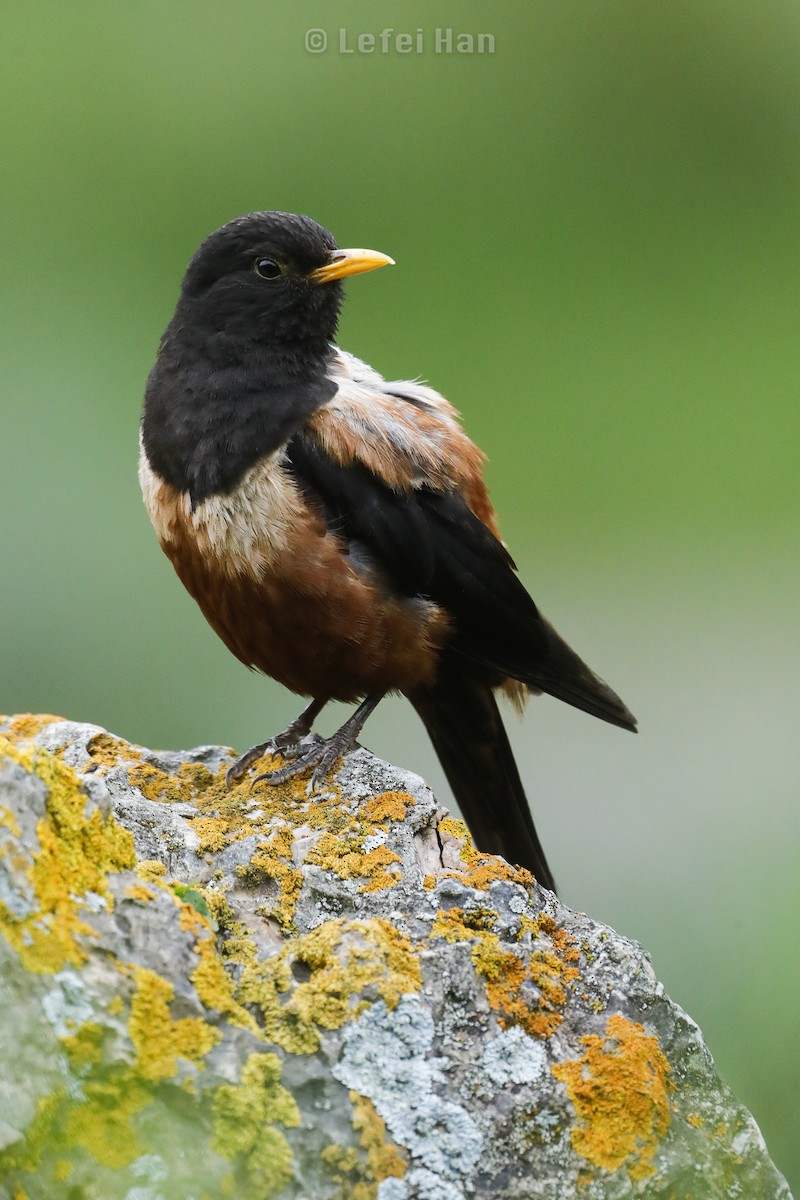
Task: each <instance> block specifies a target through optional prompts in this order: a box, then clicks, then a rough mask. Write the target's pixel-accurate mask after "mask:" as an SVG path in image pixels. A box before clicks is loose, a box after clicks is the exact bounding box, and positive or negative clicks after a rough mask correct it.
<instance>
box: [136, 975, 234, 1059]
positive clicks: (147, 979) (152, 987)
mask: <svg viewBox="0 0 800 1200" xmlns="http://www.w3.org/2000/svg"><path fill="white" fill-rule="evenodd" d="M132 972H133V977H134V980H135V982H136V991H135V992H134V995H133V998H132V1000H131V1012H130V1017H129V1019H128V1032H129V1034H130V1037H131V1041H132V1042H133V1044H134V1046H135V1048H136V1054H137V1059H136V1069H137V1071H138V1072H139V1074H140V1075H141V1076H142V1078H143V1079H147V1080H155V1079H171V1078H172V1077H173V1076H175V1074H176V1073H177V1070H178V1063H177V1060H178V1059H179V1058H183V1059H186V1060H187V1061H188V1062H191V1063H199V1062H200V1061H201V1060H202V1059H203V1058H204V1056H205V1055H206V1054H208V1052H209V1050H211V1049H212V1048H213V1047H214V1046H215V1045H216V1044H217V1042H218V1041H219V1040H220V1036H221V1035H220V1033H219V1031H218V1030H216V1029H214V1028H213V1027H212V1026H211V1025H209V1024H208V1023H207V1022H206V1021H204V1020H202V1018H200V1017H182V1018H180V1019H179V1020H175V1019H174V1018H173V1016H172V1014H171V1013H170V1011H169V1005H170V1002H171V1000H172V997H173V987H172V984H171V983H170V982H169V981H168V980H166V979H164V978H163V977H162V976H161V975H157V974H156V972H155V971H149V970H147V968H145V967H139V966H135V967H133V968H132Z"/></svg>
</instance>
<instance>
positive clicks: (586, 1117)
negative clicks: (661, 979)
mask: <svg viewBox="0 0 800 1200" xmlns="http://www.w3.org/2000/svg"><path fill="white" fill-rule="evenodd" d="M581 1044H582V1045H583V1046H585V1047H586V1050H585V1052H584V1054H583V1055H582V1056H581V1057H580V1058H578V1059H574V1060H570V1061H568V1062H563V1063H557V1064H556V1065H555V1066H554V1067H553V1068H552V1071H553V1075H554V1076H555V1078H556V1079H558V1080H559V1081H560V1082H561V1083H563V1084H564V1086H565V1087H566V1089H567V1095H568V1096H569V1098H570V1100H571V1101H572V1104H573V1105H574V1107H575V1113H576V1116H577V1118H578V1124H577V1125H576V1126H575V1128H574V1129H573V1130H572V1131H571V1137H572V1145H573V1146H574V1148H575V1150H576V1151H577V1153H578V1154H580V1155H581V1157H582V1158H585V1159H587V1160H588V1161H589V1162H590V1163H592V1165H593V1166H595V1167H600V1168H602V1169H603V1170H606V1171H617V1170H619V1168H620V1167H622V1166H623V1165H624V1166H626V1167H627V1169H628V1172H629V1174H630V1176H631V1178H632V1179H633V1180H641V1179H646V1178H647V1177H648V1176H650V1175H652V1174H654V1170H655V1169H654V1167H653V1165H652V1159H653V1156H654V1155H655V1152H656V1150H657V1149H658V1144H659V1142H660V1140H661V1139H662V1138H663V1136H664V1134H665V1133H666V1131H667V1127H668V1125H669V1121H670V1106H669V1087H670V1084H669V1080H668V1075H669V1070H670V1067H669V1063H668V1062H667V1060H666V1058H665V1056H664V1053H663V1051H662V1050H661V1047H660V1046H659V1044H658V1039H657V1038H655V1037H651V1036H649V1035H648V1034H646V1033H645V1031H644V1027H643V1026H642V1025H638V1024H637V1023H636V1022H635V1021H629V1020H627V1019H626V1018H625V1017H623V1016H621V1015H620V1014H618V1013H615V1014H614V1015H613V1016H611V1017H609V1019H608V1021H607V1023H606V1031H605V1034H604V1035H597V1034H587V1035H586V1036H585V1037H582V1038H581Z"/></svg>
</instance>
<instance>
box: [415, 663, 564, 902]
mask: <svg viewBox="0 0 800 1200" xmlns="http://www.w3.org/2000/svg"><path fill="white" fill-rule="evenodd" d="M409 699H410V700H411V703H412V704H413V705H414V708H415V709H416V710H417V712H418V713H419V715H420V717H421V718H422V721H423V723H424V725H425V728H426V729H427V731H428V735H429V737H430V739H431V741H432V742H433V747H434V749H435V751H436V753H437V755H438V756H439V761H440V762H441V764H442V767H443V768H444V773H445V775H446V776H447V780H448V782H449V784H450V786H451V788H452V789H453V793H454V795H455V798H456V801H457V802H458V806H459V808H460V809H461V812H462V813H463V815H464V820H465V821H466V823H467V826H468V828H469V831H470V833H471V834H472V837H473V839H474V841H475V845H476V846H477V848H478V849H479V850H483V851H486V852H487V853H490V854H500V855H502V856H503V858H505V859H507V860H508V861H509V862H510V863H514V864H516V865H518V866H523V867H527V868H528V870H529V871H531V872H532V873H533V875H534V877H535V878H536V880H537V882H538V883H540V884H541V885H542V886H543V887H546V888H549V889H550V891H552V892H554V891H555V890H556V885H555V881H554V879H553V876H552V873H551V871H550V868H549V867H548V865H547V859H546V858H545V855H544V850H543V849H542V845H541V842H540V841H539V837H538V835H537V833H536V829H535V828H534V824H533V818H532V817H531V812H530V808H529V807H528V801H527V799H526V797H525V791H524V789H523V786H522V781H521V779H520V777H519V771H518V770H517V764H516V762H515V761H514V755H513V753H512V751H511V746H510V744H509V741H508V736H507V735H506V731H505V729H504V727H503V722H502V719H501V717H500V713H499V711H498V708H497V703H496V701H495V698H494V693H493V692H492V689H491V688H490V687H489V685H488V684H486V683H484V682H483V681H482V680H480V679H476V678H475V677H474V676H473V675H471V673H470V672H468V671H467V670H460V669H458V668H455V669H451V670H448V671H442V672H441V673H440V676H439V679H438V681H437V683H436V684H435V685H434V686H433V687H432V688H428V689H426V690H425V691H424V692H416V693H414V694H413V695H411V696H410V697H409Z"/></svg>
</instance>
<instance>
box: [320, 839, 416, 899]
mask: <svg viewBox="0 0 800 1200" xmlns="http://www.w3.org/2000/svg"><path fill="white" fill-rule="evenodd" d="M305 861H306V862H307V863H308V864H309V865H311V866H319V867H324V868H325V869H326V870H328V871H332V872H333V874H334V875H338V877H339V878H340V879H365V880H366V881H367V882H366V883H365V884H364V885H363V886H362V887H361V889H360V890H361V891H362V892H373V891H381V890H382V889H383V888H386V887H393V886H394V885H395V884H396V883H397V882H398V881H399V878H400V876H399V875H395V874H394V872H390V871H389V870H388V868H390V867H392V866H393V865H394V864H395V863H402V859H401V858H400V856H399V855H398V854H395V852H394V851H393V850H390V849H389V847H388V846H375V847H374V848H373V849H372V850H364V848H363V837H358V836H351V837H349V838H343V837H336V836H335V835H334V834H332V833H322V834H320V836H319V838H318V839H317V842H316V845H315V846H314V847H313V848H312V849H311V850H310V851H309V853H308V855H307V856H306V860H305Z"/></svg>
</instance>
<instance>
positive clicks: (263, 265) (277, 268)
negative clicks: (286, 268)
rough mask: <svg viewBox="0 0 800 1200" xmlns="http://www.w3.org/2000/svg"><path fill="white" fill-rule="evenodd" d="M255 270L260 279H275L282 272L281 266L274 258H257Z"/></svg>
mask: <svg viewBox="0 0 800 1200" xmlns="http://www.w3.org/2000/svg"><path fill="white" fill-rule="evenodd" d="M255 272H256V275H260V276H261V278H262V279H277V278H278V277H279V276H280V275H282V274H283V267H282V266H281V264H280V263H277V262H275V259H274V258H257V259H256V264H255Z"/></svg>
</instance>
